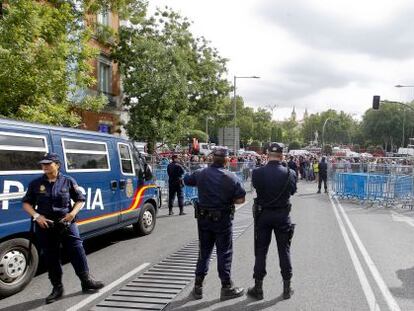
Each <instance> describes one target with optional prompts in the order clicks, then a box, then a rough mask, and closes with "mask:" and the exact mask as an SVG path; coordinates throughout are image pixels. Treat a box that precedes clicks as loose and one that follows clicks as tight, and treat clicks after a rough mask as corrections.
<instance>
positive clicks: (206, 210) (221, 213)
mask: <svg viewBox="0 0 414 311" xmlns="http://www.w3.org/2000/svg"><path fill="white" fill-rule="evenodd" d="M234 211H235V209H234V205H229V206H226V207H221V208H211V207H202V206H197V208H196V218H198V219H209V220H212V221H220V220H221V219H223V218H224V217H226V216H230V218H231V219H233V216H234Z"/></svg>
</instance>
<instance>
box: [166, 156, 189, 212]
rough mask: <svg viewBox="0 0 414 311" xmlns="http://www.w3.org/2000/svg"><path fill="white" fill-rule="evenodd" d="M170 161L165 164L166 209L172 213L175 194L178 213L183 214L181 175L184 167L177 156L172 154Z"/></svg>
mask: <svg viewBox="0 0 414 311" xmlns="http://www.w3.org/2000/svg"><path fill="white" fill-rule="evenodd" d="M171 159H172V162H171V163H170V164H168V166H167V173H168V209H169V215H173V214H174V213H173V204H174V199H175V194H177V198H178V206H179V208H180V215H185V213H184V192H183V186H184V184H183V175H184V168H183V167H182V166H181V164H180V163H178V156H177V155H176V154H174V155H173V156H172V157H171Z"/></svg>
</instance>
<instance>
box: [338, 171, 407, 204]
mask: <svg viewBox="0 0 414 311" xmlns="http://www.w3.org/2000/svg"><path fill="white" fill-rule="evenodd" d="M377 169H378V167H377V168H376V170H375V171H374V172H373V173H371V172H368V173H354V172H340V171H336V172H333V173H331V176H332V179H331V187H332V192H333V194H334V195H335V196H337V197H338V198H342V199H357V200H359V201H360V202H361V203H363V202H370V203H378V204H381V205H385V206H388V205H398V204H401V205H402V206H403V207H407V206H408V207H410V208H412V207H413V203H412V202H413V198H414V178H413V176H414V175H413V174H403V172H407V171H408V170H404V169H402V168H401V167H398V168H396V169H395V170H388V171H387V170H385V167H384V166H382V167H381V169H380V170H377Z"/></svg>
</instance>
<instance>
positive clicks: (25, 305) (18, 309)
mask: <svg viewBox="0 0 414 311" xmlns="http://www.w3.org/2000/svg"><path fill="white" fill-rule="evenodd" d="M79 295H84V294H83V293H82V291H78V292H75V293H71V294H69V295H64V296H63V298H62V299H61V300H59V301H62V300H64V299H66V298H70V297H75V296H79ZM45 298H46V297H45ZM59 301H57V302H55V303H54V304H56V310H59V307H58V305H59ZM43 305H45V299H44V298H40V299H35V300H29V301H25V302H22V303H19V304H16V305H13V306H10V307H6V308H2V309H0V311H27V310H33V309H36V308H39V307H41V306H43ZM52 306H53V304H52Z"/></svg>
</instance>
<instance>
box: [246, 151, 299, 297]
mask: <svg viewBox="0 0 414 311" xmlns="http://www.w3.org/2000/svg"><path fill="white" fill-rule="evenodd" d="M267 151H268V159H269V160H268V163H267V164H266V165H265V166H264V167H261V168H258V169H256V170H254V171H253V175H252V183H253V187H254V188H255V189H256V193H257V198H256V199H255V200H254V204H253V216H254V226H255V229H254V234H255V236H254V242H255V245H254V246H255V247H254V248H255V249H254V254H255V258H256V260H255V265H254V273H253V278H254V279H255V285H254V286H253V287H251V288H249V289H248V292H247V294H248V295H249V296H251V297H253V298H255V299H258V300H260V299H263V278H264V277H265V276H266V256H267V252H268V250H269V244H270V242H271V239H272V232H274V233H275V236H276V242H277V249H278V253H279V265H280V270H281V274H282V277H283V298H284V299H289V298H290V296H291V294H292V290H291V285H290V280H291V278H292V265H291V260H290V244H291V241H292V237H293V232H294V226H295V225H294V224H292V223H291V222H290V216H289V213H290V210H291V204H290V202H289V198H290V196H291V195H293V194H294V193H295V192H296V173H295V172H294V171H293V170H292V169H289V168H286V167H283V166H282V160H283V144H278V143H271V144H270V145H269V147H268V150H267Z"/></svg>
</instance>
